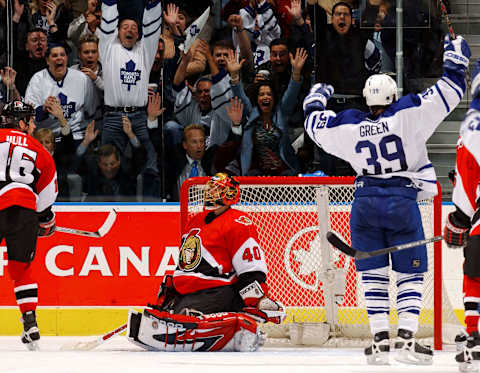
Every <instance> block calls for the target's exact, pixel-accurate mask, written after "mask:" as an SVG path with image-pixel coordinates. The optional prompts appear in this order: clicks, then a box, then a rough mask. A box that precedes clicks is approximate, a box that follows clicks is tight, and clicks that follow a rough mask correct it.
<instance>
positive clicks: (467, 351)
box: [455, 332, 480, 373]
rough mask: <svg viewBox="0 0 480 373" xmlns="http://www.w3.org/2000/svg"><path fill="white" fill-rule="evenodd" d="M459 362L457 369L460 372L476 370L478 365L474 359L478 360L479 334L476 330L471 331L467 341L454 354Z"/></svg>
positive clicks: (479, 350)
mask: <svg viewBox="0 0 480 373" xmlns="http://www.w3.org/2000/svg"><path fill="white" fill-rule="evenodd" d="M455 360H456V361H457V362H458V363H459V367H458V368H459V370H460V372H462V373H468V372H478V371H479V370H478V366H477V363H476V362H475V360H477V361H478V360H480V336H479V334H478V332H473V333H472V335H470V336H468V337H467V343H466V345H465V346H464V349H463V351H461V352H459V353H458V354H457V356H455Z"/></svg>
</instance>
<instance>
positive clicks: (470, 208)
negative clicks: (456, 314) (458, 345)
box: [444, 59, 480, 372]
mask: <svg viewBox="0 0 480 373" xmlns="http://www.w3.org/2000/svg"><path fill="white" fill-rule="evenodd" d="M471 92H472V102H471V103H470V108H469V110H468V112H467V114H466V116H465V119H464V121H463V122H462V125H461V127H460V138H459V140H458V143H457V161H456V167H455V171H456V176H455V187H454V189H453V195H452V201H453V203H454V204H455V207H456V209H455V211H454V212H452V213H450V214H449V215H448V216H447V219H446V224H445V229H444V239H445V241H446V243H447V245H448V246H449V247H453V248H459V247H460V248H461V247H463V248H464V249H463V255H464V258H465V261H464V265H463V273H464V275H463V302H464V307H465V324H466V326H467V329H466V331H467V334H468V336H467V338H466V340H464V342H466V343H464V346H463V350H462V351H461V352H460V353H458V354H457V356H456V357H455V359H456V361H457V362H458V363H460V371H461V372H478V368H477V367H476V363H475V360H477V361H478V360H480V335H479V325H478V324H479V319H480V318H479V304H480V59H477V61H476V62H475V65H474V69H473V72H472V86H471ZM457 338H459V339H460V342H461V340H462V336H461V335H459V336H457Z"/></svg>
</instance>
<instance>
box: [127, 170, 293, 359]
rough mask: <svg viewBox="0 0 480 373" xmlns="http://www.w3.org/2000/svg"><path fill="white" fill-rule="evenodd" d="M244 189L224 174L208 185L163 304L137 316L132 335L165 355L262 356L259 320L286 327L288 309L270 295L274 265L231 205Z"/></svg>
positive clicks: (253, 230)
mask: <svg viewBox="0 0 480 373" xmlns="http://www.w3.org/2000/svg"><path fill="white" fill-rule="evenodd" d="M239 198H240V185H239V183H238V182H237V181H236V180H234V179H233V178H231V177H229V176H228V175H226V174H223V173H218V174H216V175H215V176H213V177H212V178H211V179H210V180H209V181H208V182H207V184H206V186H205V210H204V211H203V212H202V213H200V214H198V215H196V216H194V217H193V218H192V219H191V220H190V222H189V223H188V225H187V228H186V230H185V232H183V236H182V244H181V247H180V255H179V261H178V266H177V269H176V271H175V272H174V274H173V276H165V278H164V281H163V284H162V286H161V288H160V292H159V295H158V302H157V305H155V306H151V307H150V308H147V309H145V310H144V312H143V314H140V313H138V312H135V311H131V312H130V314H129V320H128V333H127V336H128V338H129V339H130V340H131V341H132V342H134V343H136V344H139V345H140V346H142V347H144V348H147V349H154V350H162V351H220V350H222V351H254V350H256V349H257V348H258V347H259V346H261V345H262V343H263V341H264V336H263V335H262V333H261V332H260V331H259V330H258V329H257V322H267V321H271V322H275V323H281V322H282V321H283V319H284V317H285V313H284V310H283V307H282V305H281V304H279V303H278V302H276V301H275V300H273V299H271V298H269V297H268V288H267V284H266V278H267V265H266V263H265V255H264V253H263V250H262V248H261V247H260V244H259V242H258V241H259V240H258V235H257V230H256V228H255V225H254V224H253V222H252V220H251V218H250V217H249V215H248V214H247V213H245V212H242V211H239V210H236V209H233V208H231V206H232V205H235V204H236V203H237V202H238V200H239Z"/></svg>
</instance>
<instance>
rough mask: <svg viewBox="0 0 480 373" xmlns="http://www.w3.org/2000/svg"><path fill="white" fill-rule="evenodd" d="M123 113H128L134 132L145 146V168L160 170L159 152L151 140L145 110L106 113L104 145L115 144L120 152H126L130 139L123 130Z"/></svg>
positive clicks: (103, 134) (104, 119) (103, 135)
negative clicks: (158, 162)
mask: <svg viewBox="0 0 480 373" xmlns="http://www.w3.org/2000/svg"><path fill="white" fill-rule="evenodd" d="M123 115H126V116H127V117H128V119H130V122H131V123H132V131H133V133H134V134H135V136H137V138H138V140H139V141H140V142H141V143H142V144H143V146H144V147H145V151H146V153H147V161H146V164H145V169H150V170H153V171H155V172H158V166H157V152H156V151H155V148H154V146H153V144H152V142H151V141H150V136H149V135H148V128H147V113H146V112H144V111H137V112H136V113H128V114H127V113H121V112H107V113H105V116H104V117H103V131H102V145H104V144H113V145H115V146H116V147H117V148H118V149H119V150H120V154H122V155H123V154H124V152H125V148H126V147H127V145H128V141H129V139H128V137H127V135H126V134H125V132H123V122H122V116H123Z"/></svg>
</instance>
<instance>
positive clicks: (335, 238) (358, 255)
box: [327, 232, 442, 259]
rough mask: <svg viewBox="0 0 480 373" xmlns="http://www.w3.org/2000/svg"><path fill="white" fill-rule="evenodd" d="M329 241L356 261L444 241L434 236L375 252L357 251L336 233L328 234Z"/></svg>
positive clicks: (440, 237)
mask: <svg viewBox="0 0 480 373" xmlns="http://www.w3.org/2000/svg"><path fill="white" fill-rule="evenodd" d="M327 240H328V242H330V243H331V244H332V245H333V246H335V247H336V248H337V249H338V250H340V251H341V252H342V253H344V254H346V255H348V256H351V257H354V258H355V259H366V258H371V257H372V256H377V255H383V254H389V253H393V252H395V251H398V250H404V249H409V248H411V247H415V246H420V245H425V244H427V243H430V242H436V241H440V240H442V236H434V237H431V238H426V239H424V240H419V241H413V242H408V243H404V244H400V245H396V246H391V247H386V248H384V249H379V250H374V251H369V252H367V251H359V250H355V249H354V248H353V247H351V246H350V245H347V244H346V243H345V241H343V240H342V239H341V238H340V237H339V235H337V234H336V233H334V232H327Z"/></svg>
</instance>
